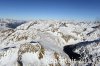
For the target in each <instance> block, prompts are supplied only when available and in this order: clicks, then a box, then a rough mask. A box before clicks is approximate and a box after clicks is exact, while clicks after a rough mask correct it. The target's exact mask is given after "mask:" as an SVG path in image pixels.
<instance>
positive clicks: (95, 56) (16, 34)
mask: <svg viewBox="0 0 100 66" xmlns="http://www.w3.org/2000/svg"><path fill="white" fill-rule="evenodd" d="M65 46H66V47H67V48H64V47H65ZM78 56H80V57H78ZM0 66H100V22H68V21H57V20H33V21H18V20H10V19H1V20H0Z"/></svg>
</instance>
